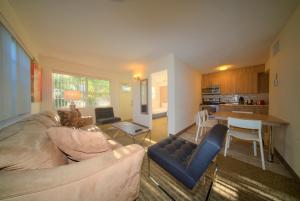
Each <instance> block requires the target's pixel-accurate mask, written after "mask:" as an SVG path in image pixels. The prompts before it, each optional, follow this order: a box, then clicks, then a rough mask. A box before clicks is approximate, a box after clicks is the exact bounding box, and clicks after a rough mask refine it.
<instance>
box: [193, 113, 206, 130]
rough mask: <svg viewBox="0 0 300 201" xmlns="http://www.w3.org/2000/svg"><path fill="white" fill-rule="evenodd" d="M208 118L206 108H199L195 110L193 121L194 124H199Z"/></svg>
mask: <svg viewBox="0 0 300 201" xmlns="http://www.w3.org/2000/svg"><path fill="white" fill-rule="evenodd" d="M206 120H208V111H207V110H201V111H199V112H197V114H196V118H195V122H196V126H199V125H201V124H202V123H203V122H204V121H206Z"/></svg>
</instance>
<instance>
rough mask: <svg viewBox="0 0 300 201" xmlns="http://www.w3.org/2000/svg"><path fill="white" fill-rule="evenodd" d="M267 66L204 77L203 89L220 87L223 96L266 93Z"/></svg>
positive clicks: (267, 85)
mask: <svg viewBox="0 0 300 201" xmlns="http://www.w3.org/2000/svg"><path fill="white" fill-rule="evenodd" d="M268 83H269V78H268V73H265V66H264V65H258V66H251V67H245V68H238V69H233V70H227V71H221V72H217V73H210V74H206V75H203V76H202V88H209V87H213V86H220V88H221V94H237V93H240V94H251V93H266V92H268V89H269V84H268Z"/></svg>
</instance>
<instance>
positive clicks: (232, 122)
mask: <svg viewBox="0 0 300 201" xmlns="http://www.w3.org/2000/svg"><path fill="white" fill-rule="evenodd" d="M231 126H234V127H239V128H245V129H256V130H261V127H262V122H261V121H260V120H246V119H237V118H232V117H229V118H228V128H230V127H231Z"/></svg>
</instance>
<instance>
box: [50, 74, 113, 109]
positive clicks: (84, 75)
mask: <svg viewBox="0 0 300 201" xmlns="http://www.w3.org/2000/svg"><path fill="white" fill-rule="evenodd" d="M54 73H56V74H63V75H69V76H77V77H84V78H85V84H87V85H86V86H88V82H87V80H88V78H90V79H97V80H105V81H109V99H110V104H109V106H112V98H111V97H112V96H111V89H112V87H111V86H112V85H111V83H112V81H111V79H107V78H104V77H98V76H90V75H88V74H80V73H74V72H67V71H61V70H52V71H51V102H52V105H53V107H54V108H55V109H56V110H57V109H67V108H69V106H66V107H56V105H55V101H54V96H53V74H54ZM87 96H88V91H86V92H85V93H84V101H85V102H86V103H87V102H88V101H87ZM86 105H87V106H85V107H77V106H76V108H79V109H84V108H94V107H95V106H91V105H88V104H86Z"/></svg>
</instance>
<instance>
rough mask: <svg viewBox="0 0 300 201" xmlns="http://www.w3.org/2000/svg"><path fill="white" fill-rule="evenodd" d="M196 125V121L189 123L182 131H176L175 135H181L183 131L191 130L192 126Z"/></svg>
mask: <svg viewBox="0 0 300 201" xmlns="http://www.w3.org/2000/svg"><path fill="white" fill-rule="evenodd" d="M195 125H196V124H195V123H193V124H191V125H189V126H188V127H186V128H184V129H182V130H181V131H179V132H178V133H176V134H175V136H178V135H181V134H182V133H184V132H186V131H187V130H189V129H190V128H191V127H193V126H195Z"/></svg>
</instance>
